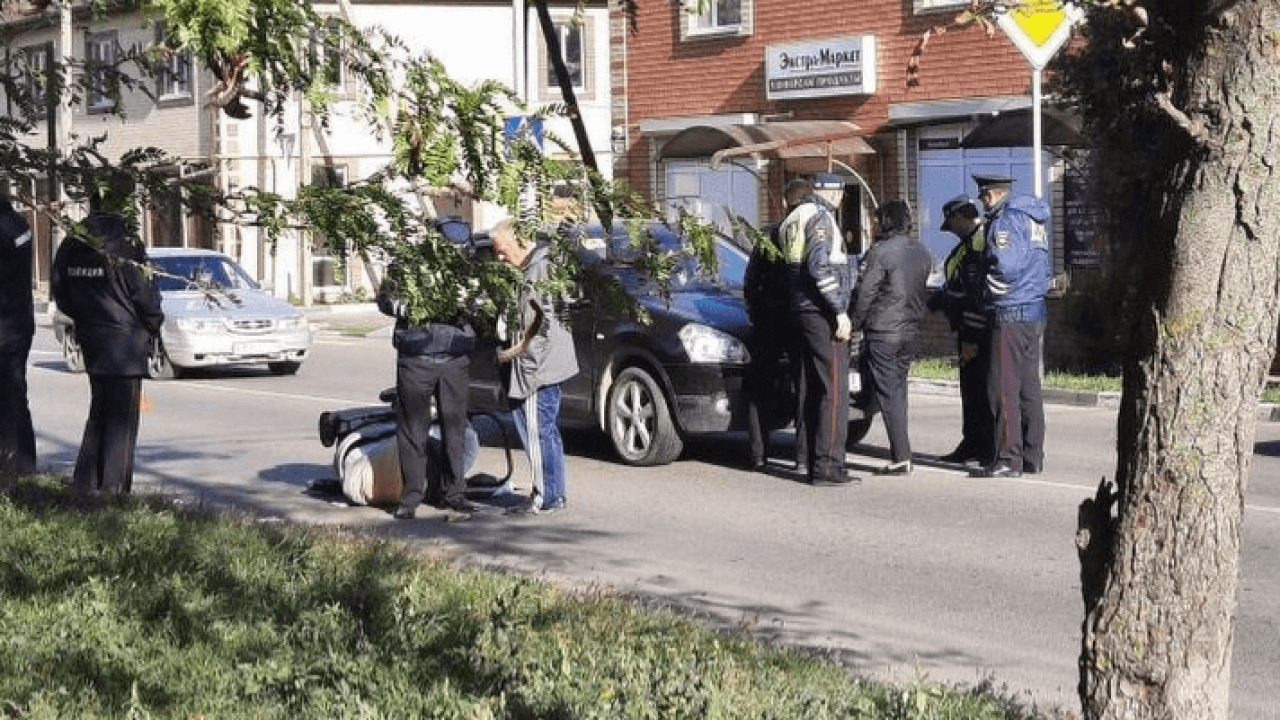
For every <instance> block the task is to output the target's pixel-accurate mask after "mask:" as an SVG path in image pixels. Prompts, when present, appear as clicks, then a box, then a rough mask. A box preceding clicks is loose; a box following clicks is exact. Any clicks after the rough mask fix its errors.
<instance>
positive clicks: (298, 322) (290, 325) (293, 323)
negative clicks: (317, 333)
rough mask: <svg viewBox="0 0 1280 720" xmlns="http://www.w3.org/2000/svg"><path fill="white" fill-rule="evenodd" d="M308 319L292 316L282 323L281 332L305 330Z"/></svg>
mask: <svg viewBox="0 0 1280 720" xmlns="http://www.w3.org/2000/svg"><path fill="white" fill-rule="evenodd" d="M306 328H307V319H306V318H305V317H303V316H302V315H292V316H290V317H287V318H285V319H283V320H281V321H280V329H281V330H305V329H306Z"/></svg>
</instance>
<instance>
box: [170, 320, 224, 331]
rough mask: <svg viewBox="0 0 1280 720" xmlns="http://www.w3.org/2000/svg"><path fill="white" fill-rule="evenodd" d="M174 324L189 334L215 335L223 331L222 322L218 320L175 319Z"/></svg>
mask: <svg viewBox="0 0 1280 720" xmlns="http://www.w3.org/2000/svg"><path fill="white" fill-rule="evenodd" d="M174 323H175V324H176V325H177V326H178V329H179V330H182V331H183V332H189V333H213V332H218V331H219V330H221V329H222V320H220V319H217V318H187V317H180V318H175V319H174Z"/></svg>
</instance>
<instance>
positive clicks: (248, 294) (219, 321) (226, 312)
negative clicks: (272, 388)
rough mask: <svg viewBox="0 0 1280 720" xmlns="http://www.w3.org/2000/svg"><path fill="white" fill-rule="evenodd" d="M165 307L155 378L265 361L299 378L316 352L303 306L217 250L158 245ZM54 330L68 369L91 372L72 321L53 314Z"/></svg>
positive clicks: (153, 257)
mask: <svg viewBox="0 0 1280 720" xmlns="http://www.w3.org/2000/svg"><path fill="white" fill-rule="evenodd" d="M147 260H148V261H149V263H150V264H151V266H152V267H153V268H154V269H155V280H156V285H157V287H158V288H159V289H160V295H161V305H162V307H163V308H164V326H163V327H161V329H160V341H159V342H158V343H156V347H155V348H154V349H153V350H152V353H151V357H150V358H149V360H148V363H147V369H148V372H149V374H150V375H151V377H152V378H156V379H168V378H173V377H177V376H178V375H180V374H181V373H182V372H183V371H185V370H188V369H191V368H203V367H214V366H227V365H244V364H250V363H266V364H267V367H268V368H270V369H271V372H273V373H275V374H277V375H292V374H293V373H296V372H297V371H298V368H300V367H301V366H302V361H303V360H304V359H306V357H307V353H308V352H310V350H311V328H310V326H309V325H308V324H307V319H306V317H304V316H303V315H302V313H301V312H299V311H298V309H297V308H295V307H293V306H292V305H289V304H288V303H286V302H284V301H282V300H279V299H277V298H274V297H272V296H271V295H269V294H267V293H265V292H263V291H262V290H261V289H260V288H259V287H258V284H257V283H256V282H254V280H253V278H251V277H249V274H248V273H247V272H245V271H244V268H242V267H240V266H239V265H238V264H236V262H235V261H234V260H232V259H231V258H229V257H227V256H226V255H224V254H222V253H219V252H214V251H212V250H198V249H192V248H151V249H150V250H148V252H147ZM53 328H54V333H55V334H56V336H57V338H58V341H59V343H60V344H61V345H62V350H63V355H64V356H65V357H66V360H67V365H68V366H69V367H70V368H71V369H72V370H74V371H76V372H79V371H82V370H83V369H84V361H83V357H82V356H81V353H80V347H79V344H78V343H77V342H76V339H75V328H74V327H73V326H72V323H71V320H70V319H69V318H68V317H67V316H66V315H63V314H62V313H61V312H59V313H56V314H55V315H54V322H53Z"/></svg>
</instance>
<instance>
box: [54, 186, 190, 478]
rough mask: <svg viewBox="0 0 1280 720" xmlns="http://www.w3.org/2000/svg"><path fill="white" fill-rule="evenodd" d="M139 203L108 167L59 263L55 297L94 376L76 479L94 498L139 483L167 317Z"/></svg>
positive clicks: (56, 263)
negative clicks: (137, 458)
mask: <svg viewBox="0 0 1280 720" xmlns="http://www.w3.org/2000/svg"><path fill="white" fill-rule="evenodd" d="M133 201H134V200H133V181H132V179H131V178H130V176H129V175H128V174H127V173H124V172H119V171H108V177H107V178H106V181H105V182H103V183H101V184H94V186H93V188H92V189H91V190H90V196H89V216H88V217H87V218H86V219H85V222H84V228H85V234H84V236H76V235H72V236H69V237H68V238H67V239H66V240H64V241H63V242H62V244H61V245H59V246H58V253H57V255H56V256H55V258H54V263H53V296H54V299H55V300H57V303H58V308H59V309H60V310H62V312H64V313H66V315H67V317H69V318H71V320H72V321H73V322H74V323H75V333H76V339H77V340H78V341H79V343H80V348H81V350H82V351H83V353H84V364H85V370H86V371H87V372H88V374H89V387H90V398H91V399H90V403H89V419H88V421H87V422H86V423H85V428H84V438H83V440H82V441H81V443H80V455H79V457H78V458H77V459H76V468H75V473H74V475H73V476H72V481H73V484H74V485H75V487H76V488H78V489H81V490H83V491H85V492H88V493H90V494H95V495H97V494H127V493H129V491H130V490H131V489H132V487H133V457H134V449H135V446H136V445H137V440H138V422H139V420H140V416H139V413H140V408H139V403H140V402H141V400H142V378H143V376H145V375H146V374H147V357H148V355H149V354H150V352H151V347H152V344H153V343H154V342H155V338H156V336H157V335H158V334H159V332H160V325H161V324H162V323H163V322H164V312H163V311H162V310H161V308H160V292H159V291H158V290H157V289H156V286H155V283H154V282H153V280H152V279H151V278H150V277H149V276H148V275H146V274H145V273H144V271H143V268H144V267H145V265H146V262H147V256H146V251H145V249H144V248H143V246H142V241H141V240H140V239H139V238H138V237H137V233H136V229H135V228H132V227H130V226H129V223H128V221H126V219H125V215H126V214H127V213H126V209H127V208H128V206H129V204H130V203H132V202H133Z"/></svg>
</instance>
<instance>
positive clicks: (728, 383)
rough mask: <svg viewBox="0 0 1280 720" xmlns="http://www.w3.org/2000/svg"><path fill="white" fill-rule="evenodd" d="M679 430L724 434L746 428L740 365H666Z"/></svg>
mask: <svg viewBox="0 0 1280 720" xmlns="http://www.w3.org/2000/svg"><path fill="white" fill-rule="evenodd" d="M666 370H667V376H668V378H669V379H670V380H671V387H672V390H673V393H672V394H673V397H674V398H675V404H676V406H675V408H673V409H672V412H673V414H674V415H675V416H676V422H677V423H678V424H679V426H680V429H681V430H683V431H684V432H687V433H694V434H699V433H714V432H724V431H726V430H732V429H736V428H742V427H746V416H747V415H746V402H745V400H744V398H743V396H742V382H743V377H744V376H745V374H746V368H745V367H744V366H742V365H718V364H712V363H708V364H689V365H675V366H671V365H668V366H667V367H666Z"/></svg>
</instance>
